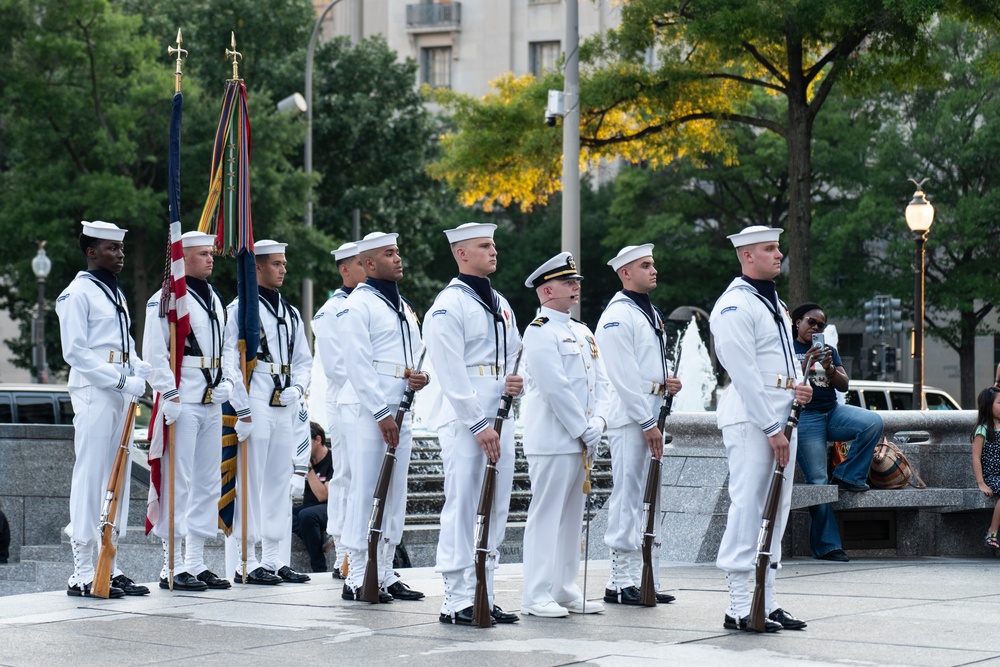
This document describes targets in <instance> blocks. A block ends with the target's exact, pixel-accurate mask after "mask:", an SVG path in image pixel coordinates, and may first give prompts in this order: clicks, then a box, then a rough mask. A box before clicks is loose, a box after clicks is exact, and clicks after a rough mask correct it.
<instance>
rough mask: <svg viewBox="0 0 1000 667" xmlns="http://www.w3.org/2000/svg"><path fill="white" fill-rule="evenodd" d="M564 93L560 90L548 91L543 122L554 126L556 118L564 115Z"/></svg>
mask: <svg viewBox="0 0 1000 667" xmlns="http://www.w3.org/2000/svg"><path fill="white" fill-rule="evenodd" d="M564 100H565V95H564V93H563V91H561V90H550V91H549V104H548V106H547V107H545V124H546V125H548V126H549V127H555V125H556V118H562V117H563V116H565V115H566V104H565V101H564Z"/></svg>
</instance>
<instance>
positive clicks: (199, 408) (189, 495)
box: [153, 403, 222, 574]
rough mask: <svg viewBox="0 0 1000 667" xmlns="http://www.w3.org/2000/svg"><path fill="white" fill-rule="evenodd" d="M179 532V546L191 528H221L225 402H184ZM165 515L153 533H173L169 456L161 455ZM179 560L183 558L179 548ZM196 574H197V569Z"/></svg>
mask: <svg viewBox="0 0 1000 667" xmlns="http://www.w3.org/2000/svg"><path fill="white" fill-rule="evenodd" d="M173 427H174V462H175V463H174V465H175V469H174V536H175V549H177V548H178V547H177V545H178V544H180V540H181V539H183V538H185V537H187V536H188V535H189V534H191V535H196V536H198V537H201V538H204V539H208V538H210V537H215V535H216V533H218V531H219V496H220V494H221V487H222V479H221V476H220V474H219V467H220V466H221V464H222V407H221V406H219V405H211V404H210V405H202V404H200V403H184V404H183V406H182V407H181V414H180V416H179V417H178V418H177V421H176V422H174V425H173ZM161 466H162V467H161V471H162V479H163V482H162V484H161V486H160V491H161V493H160V507H161V510H160V520H159V521H158V522H157V524H156V525H155V526H153V533H154V534H155V535H156V536H157V537H159V538H161V539H167V538H168V537H169V535H170V529H169V518H168V516H169V513H168V509H167V508H169V507H170V483H169V480H170V457H169V456H167V455H166V454H164V456H163V459H162V461H161ZM174 557H175V565H176V564H177V563H178V562H179V561H178V560H177V556H176V553H175V555H174ZM191 574H198V573H197V572H192V573H191Z"/></svg>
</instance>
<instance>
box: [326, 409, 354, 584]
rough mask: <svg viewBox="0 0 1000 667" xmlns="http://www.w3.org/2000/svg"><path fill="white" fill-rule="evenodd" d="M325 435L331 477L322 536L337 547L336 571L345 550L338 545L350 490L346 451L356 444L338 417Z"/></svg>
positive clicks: (349, 426) (350, 426) (351, 426)
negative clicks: (331, 464)
mask: <svg viewBox="0 0 1000 667" xmlns="http://www.w3.org/2000/svg"><path fill="white" fill-rule="evenodd" d="M327 421H328V426H327V434H328V435H329V436H330V455H331V457H332V458H333V476H332V477H331V478H330V483H329V495H327V500H326V512H327V522H326V532H328V533H329V534H330V537H332V538H333V543H334V544H335V545H336V547H337V567H340V564H341V563H342V562H343V558H344V556H345V555H347V550H346V549H344V547H343V545H341V537H342V536H343V533H344V516H345V515H346V514H347V496H348V493H349V492H350V488H351V462H350V457H349V456H348V447H349V444H348V443H351V445H350V446H353V443H355V442H356V439H355V433H356V430H357V429H356V425H355V424H354V423H353V422H352V423H351V424H345V423H344V422H343V421H342V420H341V418H340V414H339V407H338V408H337V414H336V415H331V416H330V418H329V419H328V420H327Z"/></svg>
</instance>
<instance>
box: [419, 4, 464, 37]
mask: <svg viewBox="0 0 1000 667" xmlns="http://www.w3.org/2000/svg"><path fill="white" fill-rule="evenodd" d="M461 24H462V3H461V2H448V3H434V4H426V3H425V4H419V5H407V6H406V29H407V30H428V29H433V30H437V29H442V28H445V29H456V28H458V27H459V26H460V25H461Z"/></svg>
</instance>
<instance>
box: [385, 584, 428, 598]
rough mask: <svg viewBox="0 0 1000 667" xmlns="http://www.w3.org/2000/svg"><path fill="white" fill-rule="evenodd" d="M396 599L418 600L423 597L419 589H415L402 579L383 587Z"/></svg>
mask: <svg viewBox="0 0 1000 667" xmlns="http://www.w3.org/2000/svg"><path fill="white" fill-rule="evenodd" d="M385 590H386V591H388V593H389V595H391V596H392V597H393V598H395V599H396V600H419V599H421V598H422V597H424V594H423V593H421V592H420V591H415V590H413V589H412V588H410V587H409V586H407V585H406V584H404V583H403V582H402V581H397V582H396V583H394V584H393V585H392V586H389V587H388V588H386V589H385Z"/></svg>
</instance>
